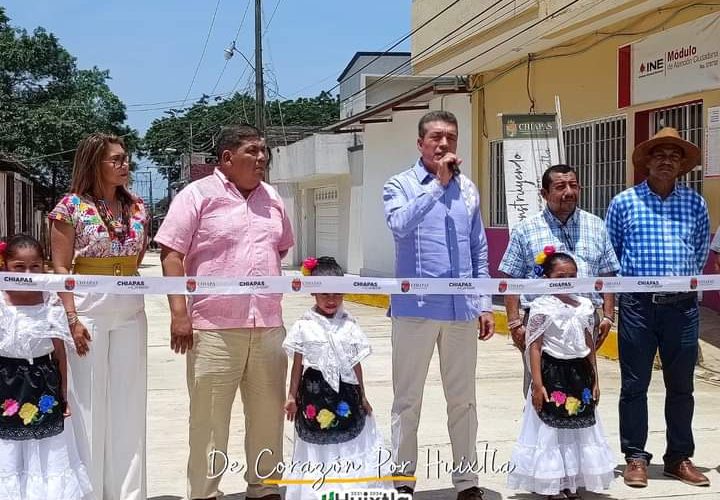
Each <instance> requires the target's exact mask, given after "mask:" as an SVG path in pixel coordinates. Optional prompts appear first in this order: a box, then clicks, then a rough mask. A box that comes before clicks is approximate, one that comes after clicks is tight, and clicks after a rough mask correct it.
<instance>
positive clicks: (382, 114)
mask: <svg viewBox="0 0 720 500" xmlns="http://www.w3.org/2000/svg"><path fill="white" fill-rule="evenodd" d="M451 81H452V83H451ZM467 92H468V88H467V84H466V82H465V79H464V78H455V79H450V80H448V79H447V78H443V79H442V82H439V81H437V79H433V80H431V81H430V82H427V83H425V84H423V85H420V86H418V87H417V88H414V89H412V90H409V91H407V92H405V93H403V94H400V95H398V96H396V97H393V98H392V99H388V100H387V101H385V102H382V103H380V104H377V105H375V106H373V107H372V108H368V109H367V110H365V111H362V112H360V113H357V114H355V115H353V116H351V117H349V118H345V119H344V120H340V121H338V122H335V123H333V124H332V125H328V126H326V127H324V128H322V129H321V130H320V131H321V132H335V133H337V132H356V131H359V130H362V125H363V124H366V123H382V122H391V121H392V114H393V112H394V111H408V110H418V109H429V107H430V101H431V100H432V98H433V97H435V96H437V95H444V94H464V93H467Z"/></svg>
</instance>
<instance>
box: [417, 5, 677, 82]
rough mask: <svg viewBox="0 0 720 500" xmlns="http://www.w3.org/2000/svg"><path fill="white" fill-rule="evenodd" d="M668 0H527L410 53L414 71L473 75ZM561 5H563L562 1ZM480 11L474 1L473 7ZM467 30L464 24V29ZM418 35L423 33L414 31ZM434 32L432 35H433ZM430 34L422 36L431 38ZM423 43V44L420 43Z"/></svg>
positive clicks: (616, 22)
mask: <svg viewBox="0 0 720 500" xmlns="http://www.w3.org/2000/svg"><path fill="white" fill-rule="evenodd" d="M669 3H672V2H670V1H669V0H603V1H597V0H580V1H579V2H577V3H570V2H569V1H563V2H537V3H533V2H528V3H526V4H524V5H525V7H523V8H518V9H514V8H512V9H508V10H507V12H506V14H505V15H504V16H502V17H500V18H497V19H496V20H495V21H494V22H493V23H491V24H490V25H489V26H487V27H486V28H485V29H480V30H477V31H474V32H471V33H470V34H469V35H467V36H465V37H459V38H458V37H457V35H455V40H456V41H455V42H454V43H450V44H448V43H444V44H442V48H440V49H438V50H433V51H430V52H428V53H427V55H424V56H423V57H415V58H414V59H413V74H415V75H425V74H434V75H438V74H440V75H472V74H478V73H484V72H487V71H493V70H497V69H500V68H503V67H505V66H507V65H508V64H510V63H513V62H515V61H517V60H518V59H522V58H523V57H525V56H527V54H537V53H540V52H542V51H545V50H549V49H552V48H554V47H558V46H560V45H562V44H565V43H567V42H570V41H572V40H577V39H578V38H580V37H583V36H586V35H591V34H593V33H597V32H600V31H602V30H603V28H606V27H608V26H610V25H614V24H618V23H622V22H623V21H630V20H633V19H635V18H636V17H637V16H640V15H643V14H646V13H648V12H651V11H655V10H657V9H658V8H661V7H663V6H665V5H667V4H669ZM563 5H565V6H566V7H567V8H565V7H563ZM479 11H480V9H479V7H478V12H479ZM456 29H457V26H455V25H448V27H447V29H446V31H447V30H449V31H448V32H447V33H445V34H444V35H443V38H448V39H452V33H453V32H454V30H456ZM466 31H467V29H466ZM418 36H422V35H418ZM437 36H438V35H437V34H436V35H435V38H437ZM435 38H433V39H431V40H428V41H427V42H436V40H435ZM427 42H426V41H424V40H421V41H419V45H418V46H417V47H416V46H415V45H416V44H415V43H413V52H418V51H419V53H423V52H424V51H425V50H426V47H425V46H426V45H427ZM424 47H425V48H424Z"/></svg>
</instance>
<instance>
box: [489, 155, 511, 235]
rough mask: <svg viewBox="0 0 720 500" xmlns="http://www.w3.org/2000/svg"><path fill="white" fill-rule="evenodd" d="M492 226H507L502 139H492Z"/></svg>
mask: <svg viewBox="0 0 720 500" xmlns="http://www.w3.org/2000/svg"><path fill="white" fill-rule="evenodd" d="M490 226H491V227H507V206H506V205H505V173H504V171H503V142H502V141H490Z"/></svg>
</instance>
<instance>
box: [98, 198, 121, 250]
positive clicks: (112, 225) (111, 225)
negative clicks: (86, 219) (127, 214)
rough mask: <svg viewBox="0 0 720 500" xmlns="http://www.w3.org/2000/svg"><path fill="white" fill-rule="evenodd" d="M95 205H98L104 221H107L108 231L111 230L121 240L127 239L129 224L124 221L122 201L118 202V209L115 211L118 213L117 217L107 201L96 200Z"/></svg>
mask: <svg viewBox="0 0 720 500" xmlns="http://www.w3.org/2000/svg"><path fill="white" fill-rule="evenodd" d="M95 205H96V206H97V209H98V212H99V213H100V217H101V218H102V220H103V222H105V225H106V226H107V228H108V231H110V233H111V234H113V235H114V236H115V237H116V238H118V239H120V240H123V239H125V236H126V233H127V225H126V224H125V223H124V221H123V219H124V217H123V215H124V214H123V209H122V202H120V201H118V202H117V206H118V209H117V210H116V212H115V213H117V217H116V216H115V215H114V213H113V210H112V209H110V207H109V204H108V202H107V201H105V200H102V199H98V200H96V203H95Z"/></svg>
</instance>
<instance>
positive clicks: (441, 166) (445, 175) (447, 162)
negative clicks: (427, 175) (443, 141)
mask: <svg viewBox="0 0 720 500" xmlns="http://www.w3.org/2000/svg"><path fill="white" fill-rule="evenodd" d="M460 165H462V160H461V159H460V158H458V157H457V155H456V154H455V153H450V152H447V153H445V155H444V156H443V157H442V158H440V159H439V160H437V173H436V174H435V175H436V176H437V178H438V181H440V184H441V185H442V186H443V187H446V186H447V185H448V184H450V181H451V180H452V178H453V177H454V176H456V175H458V174H459V173H460Z"/></svg>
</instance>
